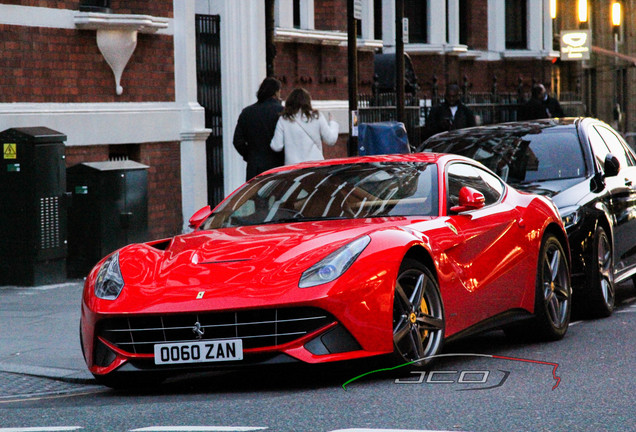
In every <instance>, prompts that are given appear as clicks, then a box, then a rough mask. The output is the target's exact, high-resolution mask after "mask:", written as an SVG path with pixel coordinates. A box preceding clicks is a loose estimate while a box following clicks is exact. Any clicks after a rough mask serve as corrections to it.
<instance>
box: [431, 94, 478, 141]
mask: <svg viewBox="0 0 636 432" xmlns="http://www.w3.org/2000/svg"><path fill="white" fill-rule="evenodd" d="M476 125H477V121H476V120H475V114H474V113H473V112H472V111H471V110H470V108H468V107H467V106H466V105H464V104H463V103H462V101H461V100H460V96H459V86H458V85H457V84H449V85H448V86H447V87H446V93H445V95H444V102H442V103H441V104H439V105H437V106H436V107H434V108H433V109H432V110H431V113H430V114H429V117H428V120H427V122H426V135H427V137H429V136H432V135H435V134H437V133H439V132H445V131H449V130H455V129H463V128H467V127H472V126H476Z"/></svg>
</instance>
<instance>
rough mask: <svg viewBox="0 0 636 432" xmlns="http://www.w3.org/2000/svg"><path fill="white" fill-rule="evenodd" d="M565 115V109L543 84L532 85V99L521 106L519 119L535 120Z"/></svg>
mask: <svg viewBox="0 0 636 432" xmlns="http://www.w3.org/2000/svg"><path fill="white" fill-rule="evenodd" d="M552 117H563V109H562V108H561V104H560V103H559V101H558V100H556V99H554V98H552V97H550V96H549V95H548V92H547V91H546V89H545V86H544V85H543V84H539V83H537V84H535V85H533V86H532V90H531V96H530V99H528V101H527V102H526V103H525V104H524V105H523V106H522V107H521V110H520V112H519V120H535V119H543V118H552Z"/></svg>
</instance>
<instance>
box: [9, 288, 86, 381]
mask: <svg viewBox="0 0 636 432" xmlns="http://www.w3.org/2000/svg"><path fill="white" fill-rule="evenodd" d="M83 283H84V282H83V281H82V280H69V281H68V282H67V283H63V284H57V285H43V286H36V287H15V286H2V287H0V372H12V373H21V374H27V375H35V376H41V377H46V378H54V379H60V380H64V381H70V382H79V383H93V382H94V380H93V376H92V375H91V374H90V372H88V369H87V368H86V364H85V363H84V358H83V357H82V350H81V347H80V342H79V320H80V302H81V295H82V287H83Z"/></svg>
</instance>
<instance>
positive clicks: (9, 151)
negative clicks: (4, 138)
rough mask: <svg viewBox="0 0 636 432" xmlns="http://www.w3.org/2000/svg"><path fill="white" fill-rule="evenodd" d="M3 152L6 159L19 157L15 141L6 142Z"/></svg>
mask: <svg viewBox="0 0 636 432" xmlns="http://www.w3.org/2000/svg"><path fill="white" fill-rule="evenodd" d="M2 154H3V155H4V158H5V159H17V157H18V151H17V149H16V145H15V143H5V144H4V149H3V152H2Z"/></svg>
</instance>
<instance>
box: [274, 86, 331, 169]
mask: <svg viewBox="0 0 636 432" xmlns="http://www.w3.org/2000/svg"><path fill="white" fill-rule="evenodd" d="M338 130H339V126H338V123H336V122H335V121H334V120H332V118H331V113H329V120H327V119H325V116H324V115H322V113H320V112H318V111H317V110H314V109H313V108H312V107H311V96H310V95H309V92H308V91H307V90H305V89H303V88H296V89H294V90H292V92H291V93H290V94H289V96H288V97H287V100H286V101H285V108H284V109H283V111H282V112H281V117H280V118H279V119H278V123H277V124H276V130H275V132H274V138H272V142H271V143H270V147H271V148H272V150H274V151H282V150H284V151H285V165H290V164H295V163H298V162H305V161H313V160H322V159H324V158H325V157H324V156H323V154H322V143H323V141H324V142H325V144H327V145H334V144H335V143H336V140H337V139H338Z"/></svg>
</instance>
